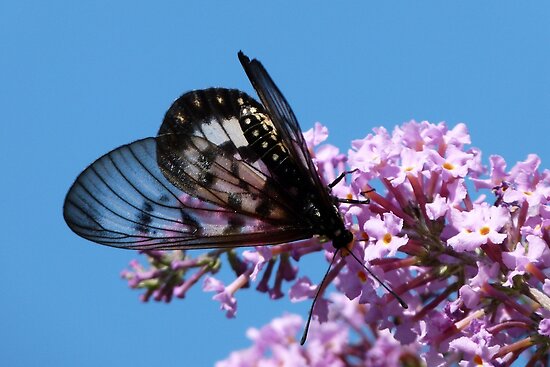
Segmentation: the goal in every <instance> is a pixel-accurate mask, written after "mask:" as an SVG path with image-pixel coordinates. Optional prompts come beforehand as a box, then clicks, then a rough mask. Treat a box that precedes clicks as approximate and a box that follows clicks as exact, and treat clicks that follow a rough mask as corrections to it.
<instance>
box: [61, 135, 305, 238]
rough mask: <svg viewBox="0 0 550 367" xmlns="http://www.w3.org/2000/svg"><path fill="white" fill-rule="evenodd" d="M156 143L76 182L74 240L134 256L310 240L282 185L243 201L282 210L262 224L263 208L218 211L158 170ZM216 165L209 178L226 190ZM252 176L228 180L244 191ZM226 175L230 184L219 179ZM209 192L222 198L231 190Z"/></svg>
mask: <svg viewBox="0 0 550 367" xmlns="http://www.w3.org/2000/svg"><path fill="white" fill-rule="evenodd" d="M158 139H160V138H147V139H144V140H139V141H136V142H134V143H132V144H129V145H125V146H122V147H120V148H118V149H115V150H113V151H111V152H110V153H108V154H106V155H104V156H103V157H101V158H100V159H98V160H97V161H96V162H94V163H93V164H92V165H90V166H89V167H88V168H87V169H86V170H85V171H84V172H83V173H82V174H81V175H80V176H79V177H78V178H77V180H76V181H75V183H74V184H73V186H72V187H71V189H70V190H69V193H68V194H67V197H66V200H65V205H64V217H65V220H66V222H67V223H68V224H69V226H70V228H71V229H72V230H73V231H74V232H76V233H77V234H78V235H80V236H82V237H84V238H87V239H89V240H91V241H94V242H97V243H101V244H105V245H109V246H115V247H122V248H130V249H174V248H180V249H186V248H214V247H235V246H249V245H255V244H265V243H280V242H287V241H294V240H297V239H303V238H309V237H311V236H312V234H313V233H312V231H311V229H310V228H309V227H308V224H306V223H303V221H301V219H300V218H299V217H295V216H294V215H293V212H292V211H288V210H286V209H285V208H287V203H281V202H280V200H282V198H285V197H286V195H285V194H284V192H278V191H277V188H276V185H275V186H273V187H270V188H269V191H262V188H258V189H257V194H251V195H250V196H246V195H244V196H243V197H242V198H241V200H244V201H246V200H248V199H247V198H252V197H254V198H256V199H257V198H258V197H260V198H262V200H268V199H266V198H270V199H269V200H271V201H272V203H271V204H272V207H275V208H276V207H277V205H279V210H275V209H272V210H271V211H270V212H268V213H267V215H263V216H260V215H258V213H256V212H255V210H256V208H257V205H258V203H252V204H250V203H248V204H247V205H248V206H247V205H242V204H241V205H239V207H238V208H235V207H234V204H235V203H234V202H231V201H229V200H225V201H224V200H223V198H224V197H223V196H219V198H221V199H219V198H218V200H219V201H218V202H217V204H214V203H212V202H210V201H208V200H204V198H201V196H200V195H199V193H198V192H191V194H192V195H189V193H188V192H184V191H182V190H181V188H179V187H176V186H175V185H174V184H173V183H172V182H174V180H180V181H184V180H186V179H187V177H186V176H185V174H184V172H185V170H183V169H182V170H181V173H182V175H180V176H178V177H176V178H174V177H172V179H171V180H168V179H167V178H166V177H165V175H164V174H163V172H162V171H161V168H160V167H159V165H158V161H159V159H158V157H157V149H158V145H157V140H158ZM197 149H198V148H196V147H195V148H193V147H192V146H188V147H187V149H186V150H184V151H182V152H180V154H181V155H182V156H183V159H185V156H187V155H189V156H192V155H197V154H199V153H200V152H199V151H197ZM225 158H227V157H225ZM189 159H191V160H193V159H194V158H189ZM233 160H234V161H235V162H238V163H237V164H241V165H246V163H245V162H242V161H237V160H236V159H234V158H233ZM235 162H233V163H234V164H235ZM218 163H219V162H217V161H215V160H214V161H213V162H212V164H211V167H217V168H211V170H210V173H211V174H213V175H215V177H216V179H217V181H219V182H222V183H223V182H226V181H227V175H228V174H229V175H231V171H227V170H226V169H225V168H226V167H224V166H222V165H219V164H218ZM228 172H229V173H228ZM238 172H239V174H241V173H242V170H238ZM250 172H254V170H252V169H250ZM250 172H248V173H247V175H248V176H247V175H244V176H243V177H230V178H231V180H233V181H234V180H235V179H238V180H240V181H239V182H241V181H244V182H245V184H243V183H241V186H243V187H246V180H252V176H250V175H251V173H250ZM222 173H223V174H224V175H226V177H225V178H222V177H218V176H220V175H221V174H222ZM263 179H264V180H265V179H266V178H265V176H264V178H263ZM255 180H257V177H256V178H255ZM183 186H185V185H183ZM201 187H202V188H204V187H203V186H201ZM206 189H207V190H210V191H211V192H212V191H216V192H219V191H218V190H219V189H224V190H225V189H227V187H221V188H217V187H216V186H211V187H206ZM241 190H242V189H241ZM247 190H250V188H248V189H247ZM225 198H226V199H227V198H228V196H225ZM275 214H277V215H275Z"/></svg>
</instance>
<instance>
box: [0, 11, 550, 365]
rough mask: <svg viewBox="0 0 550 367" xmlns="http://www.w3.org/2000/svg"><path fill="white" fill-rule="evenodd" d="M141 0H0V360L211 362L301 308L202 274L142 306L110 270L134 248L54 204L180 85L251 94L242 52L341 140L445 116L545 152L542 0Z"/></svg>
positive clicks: (151, 127)
mask: <svg viewBox="0 0 550 367" xmlns="http://www.w3.org/2000/svg"><path fill="white" fill-rule="evenodd" d="M145 3H146V2H140V1H116V2H114V1H94V2H78V1H56V0H54V1H11V2H10V1H5V2H2V3H1V4H0V50H1V56H0V139H1V141H0V166H1V167H2V179H1V180H0V189H1V192H2V195H1V197H0V207H1V208H2V211H1V212H0V223H1V224H2V229H3V233H4V234H3V235H2V239H1V240H0V243H1V249H2V256H1V260H0V279H1V281H2V282H1V288H0V289H1V295H0V345H1V347H0V364H1V365H5V366H38V365H42V366H110V365H131V366H134V367H139V366H152V365H155V366H166V365H172V366H208V365H212V364H213V363H214V362H215V361H216V360H219V359H222V358H224V357H226V356H227V355H228V354H229V352H230V351H231V350H234V349H240V348H244V347H246V346H248V345H249V343H248V341H247V339H246V337H245V330H246V329H247V328H248V327H249V326H260V325H262V324H264V323H266V322H268V321H269V320H270V319H271V318H273V317H274V316H277V315H280V314H282V313H283V312H284V311H290V312H296V313H300V314H302V315H305V314H306V309H307V307H308V306H309V304H299V305H295V304H290V303H289V302H287V301H278V302H272V301H268V300H267V297H266V296H265V295H261V294H259V293H256V292H243V293H241V294H239V313H238V318H237V319H236V320H227V319H226V318H225V316H224V314H223V313H222V312H220V311H219V310H218V304H217V303H215V302H213V301H210V297H211V294H205V293H203V292H201V291H199V290H195V291H194V292H191V293H190V294H189V295H188V297H187V299H185V300H183V301H176V302H173V303H172V304H169V305H164V304H155V303H149V304H141V303H140V302H139V300H138V292H135V291H131V290H129V289H128V288H127V286H126V283H125V282H124V281H122V280H121V279H119V272H120V270H121V269H123V268H124V267H125V266H126V265H127V263H128V262H129V261H130V260H131V259H132V258H135V257H136V254H134V253H132V252H129V251H122V250H115V249H111V248H106V247H103V246H97V245H93V244H92V243H90V242H87V241H85V240H83V239H80V238H78V237H77V236H76V235H74V234H73V233H71V232H70V230H69V229H68V228H67V227H66V225H65V223H64V222H63V218H62V215H61V207H62V203H63V198H64V195H65V193H66V191H67V189H68V188H69V186H70V185H71V183H72V182H73V180H74V179H75V178H76V176H77V175H78V173H80V171H81V170H82V169H84V168H85V167H86V166H87V165H88V164H89V163H91V162H92V161H93V160H94V159H96V158H97V157H99V156H100V155H102V154H104V153H106V152H107V151H109V150H111V149H112V148H115V147H117V146H119V145H122V144H124V143H128V142H131V141H133V140H136V139H139V138H143V137H146V136H151V135H154V133H155V132H156V130H157V129H158V127H159V125H160V122H161V120H162V117H163V115H164V112H165V111H166V109H167V108H168V107H169V106H170V104H171V102H172V101H173V100H174V99H175V98H177V97H178V96H179V95H180V94H182V93H183V92H185V91H188V90H190V89H200V88H206V87H210V86H224V87H234V88H240V89H243V90H245V91H247V92H250V93H252V88H251V86H250V85H249V83H248V80H247V78H246V76H245V74H244V72H243V70H241V67H240V65H239V62H238V60H237V56H236V53H237V51H238V50H241V49H242V50H243V51H245V52H246V53H247V54H248V55H249V56H251V57H256V58H258V59H260V60H261V61H262V62H263V63H264V65H265V66H266V67H267V69H268V70H269V72H270V73H271V75H272V76H273V78H274V79H275V81H276V82H277V84H278V85H279V87H280V88H281V89H282V91H283V92H284V93H285V95H286V96H287V99H288V100H289V101H290V103H291V105H292V106H293V108H294V111H295V112H296V114H297V116H298V118H299V119H300V121H301V124H302V127H303V128H304V130H306V129H309V128H310V127H311V126H312V125H313V123H314V122H315V121H321V122H322V123H324V124H326V125H327V126H328V127H329V129H330V131H331V132H332V134H331V136H330V138H329V142H330V143H333V144H335V145H337V146H339V147H340V148H341V149H343V150H347V149H348V147H349V143H350V141H351V140H352V139H356V138H362V137H364V136H365V135H366V134H367V133H368V132H370V129H371V128H372V127H374V126H379V125H383V126H385V127H387V128H388V129H392V128H393V126H395V125H396V124H400V123H402V122H404V121H408V120H409V119H412V118H414V119H417V120H424V119H427V120H430V121H432V122H439V121H442V120H445V121H447V122H448V124H449V125H450V126H454V125H455V124H456V123H458V122H465V123H466V124H467V125H468V127H469V129H470V133H471V136H472V141H473V145H474V146H477V147H479V148H481V149H482V151H483V152H484V157H485V161H486V159H487V157H488V156H489V155H490V154H500V155H502V156H504V157H505V159H506V160H507V161H508V162H509V166H511V165H513V163H514V162H516V161H518V160H523V159H524V158H525V157H526V155H527V154H528V153H531V152H534V153H537V154H539V155H540V156H541V157H542V159H543V166H544V167H548V162H549V161H550V144H549V136H550V134H549V124H550V98H549V97H550V22H549V21H548V19H550V5H549V3H548V2H539V1H529V2H511V1H485V2H477V1H463V2H452V3H451V2H448V3H447V2H445V3H444V2H440V1H423V2H398V1H392V2H384V3H383V4H382V2H377V4H374V3H369V4H366V2H363V1H361V2H360V1H357V2H353V1H350V2H346V5H345V6H340V5H336V2H332V3H331V4H330V5H328V6H326V5H323V4H322V2H319V1H315V2H314V1H300V2H297V1H277V2H271V4H267V2H252V1H246V2H245V1H208V2H206V1H201V2H193V3H192V2H186V1H174V2H169V1H159V2H156V3H155V5H151V4H146V5H145ZM147 3H149V2H147ZM327 3H328V2H327ZM443 4H445V5H443ZM307 266H308V267H309V268H310V269H311V271H310V274H311V276H312V277H313V278H315V277H316V276H317V277H320V274H321V273H322V271H323V270H324V269H325V266H326V265H325V263H324V262H323V261H322V260H321V258H320V257H317V258H313V259H310V262H309V263H308V264H307ZM229 279H230V278H226V280H229ZM247 293H248V294H247Z"/></svg>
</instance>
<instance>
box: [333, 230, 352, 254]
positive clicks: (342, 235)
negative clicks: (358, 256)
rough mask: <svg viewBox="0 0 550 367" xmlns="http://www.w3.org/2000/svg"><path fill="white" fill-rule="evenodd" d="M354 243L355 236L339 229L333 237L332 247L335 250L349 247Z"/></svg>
mask: <svg viewBox="0 0 550 367" xmlns="http://www.w3.org/2000/svg"><path fill="white" fill-rule="evenodd" d="M351 241H353V234H352V233H351V232H350V231H348V230H347V229H337V230H335V231H334V233H333V235H332V246H334V248H335V249H341V248H344V247H347V246H348V245H349V243H350V242H351Z"/></svg>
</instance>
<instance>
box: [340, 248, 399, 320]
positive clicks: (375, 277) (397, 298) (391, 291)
mask: <svg viewBox="0 0 550 367" xmlns="http://www.w3.org/2000/svg"><path fill="white" fill-rule="evenodd" d="M348 253H349V254H350V255H351V256H352V257H353V258H354V259H355V260H356V261H357V262H358V263H359V264H361V266H362V267H363V268H365V270H366V271H368V272H369V274H370V275H371V276H372V277H373V278H374V279H376V280H377V281H378V283H380V285H382V287H384V289H385V290H387V291H388V293H389V294H391V295H392V296H393V297H394V298H395V299H396V300H397V302H399V304H400V305H401V307H403V308H405V309H407V308H409V305H407V303H406V302H405V301H403V298H401V297H399V296H398V295H397V293H395V292H394V291H393V290H392V289H391V288H390V287H389V286H387V285H386V284H385V283H384V282H383V281H381V280H380V279H379V278H378V277H377V276H376V275H374V273H373V272H372V271H371V270H370V269H369V268H367V267H366V266H365V264H363V262H362V261H361V260H359V258H358V257H357V255H355V254H354V253H353V252H352V251H351V250H349V251H348Z"/></svg>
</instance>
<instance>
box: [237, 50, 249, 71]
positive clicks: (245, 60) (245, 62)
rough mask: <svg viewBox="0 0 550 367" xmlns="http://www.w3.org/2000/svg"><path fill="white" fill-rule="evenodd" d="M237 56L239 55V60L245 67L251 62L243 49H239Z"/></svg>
mask: <svg viewBox="0 0 550 367" xmlns="http://www.w3.org/2000/svg"><path fill="white" fill-rule="evenodd" d="M237 56H239V61H240V62H241V65H242V66H243V67H244V68H246V66H247V65H248V64H250V59H249V58H248V56H246V55H245V54H244V53H243V52H242V51H239V52H238V53H237Z"/></svg>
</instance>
